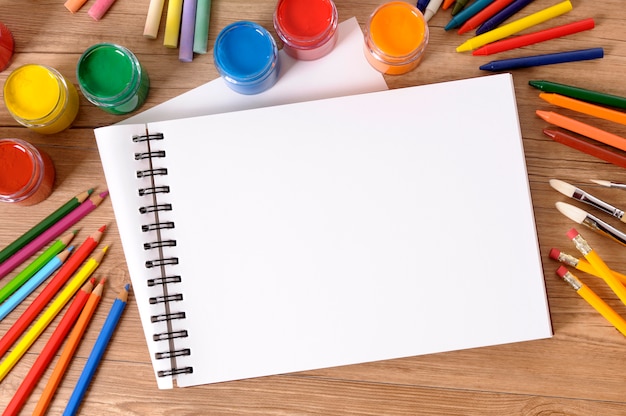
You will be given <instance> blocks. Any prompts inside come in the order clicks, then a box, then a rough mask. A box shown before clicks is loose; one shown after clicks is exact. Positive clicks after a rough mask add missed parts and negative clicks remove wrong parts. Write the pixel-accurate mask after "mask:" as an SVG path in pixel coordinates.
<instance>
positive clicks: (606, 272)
mask: <svg viewBox="0 0 626 416" xmlns="http://www.w3.org/2000/svg"><path fill="white" fill-rule="evenodd" d="M567 236H568V237H569V238H571V239H572V241H573V242H574V244H575V245H576V248H577V249H578V251H580V253H581V254H582V255H583V256H585V259H587V261H588V262H589V264H590V265H591V266H592V267H593V268H594V269H595V270H596V271H597V272H598V275H599V276H600V277H601V278H602V280H604V282H605V283H606V284H607V285H609V287H610V288H611V290H612V291H613V293H615V294H616V295H617V297H618V298H619V299H620V300H621V301H622V303H623V304H624V305H626V287H624V285H623V284H622V282H620V281H619V280H618V279H617V277H615V275H614V274H613V271H611V269H609V266H607V265H606V263H605V262H604V260H602V259H601V258H600V256H599V255H598V253H596V252H595V250H593V249H592V248H591V246H590V245H589V244H588V243H587V241H586V240H585V239H584V238H583V237H582V236H581V235H580V234H579V233H578V231H576V229H574V228H572V229H571V230H569V231H568V233H567Z"/></svg>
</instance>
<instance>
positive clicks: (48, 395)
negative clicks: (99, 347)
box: [33, 278, 106, 416]
mask: <svg viewBox="0 0 626 416" xmlns="http://www.w3.org/2000/svg"><path fill="white" fill-rule="evenodd" d="M105 281H106V279H104V278H103V279H101V280H100V283H98V285H97V286H96V288H95V289H94V290H93V292H91V295H90V296H89V299H88V300H87V303H86V304H85V307H84V308H83V311H82V312H81V313H80V316H79V317H78V320H77V321H76V324H75V325H74V328H73V329H72V332H70V335H69V336H68V338H67V342H66V343H65V347H63V351H62V352H61V357H59V361H57V363H56V365H55V366H54V370H52V374H51V375H50V378H49V379H48V382H47V383H46V387H44V390H43V393H41V397H40V398H39V401H38V402H37V406H36V407H35V410H34V411H33V416H35V415H44V414H45V413H46V410H47V409H48V406H49V405H50V402H51V401H52V397H54V393H55V392H56V389H57V387H58V386H59V383H61V380H62V379H63V375H64V374H65V370H67V367H68V366H69V364H70V361H71V360H72V357H73V355H74V352H75V351H76V348H78V344H79V343H80V340H81V338H82V337H83V334H84V333H85V330H86V329H87V325H88V324H89V322H90V321H91V317H92V316H93V314H94V312H95V311H96V307H97V306H98V303H99V302H100V299H101V298H102V291H103V290H104V283H105ZM59 325H60V324H59Z"/></svg>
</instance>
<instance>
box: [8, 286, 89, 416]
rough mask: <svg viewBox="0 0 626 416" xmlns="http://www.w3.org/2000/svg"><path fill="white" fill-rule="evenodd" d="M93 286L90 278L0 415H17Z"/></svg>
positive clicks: (68, 330) (76, 317)
mask: <svg viewBox="0 0 626 416" xmlns="http://www.w3.org/2000/svg"><path fill="white" fill-rule="evenodd" d="M94 284H95V279H93V278H92V279H90V280H89V281H88V282H87V283H85V284H84V285H83V287H82V288H81V289H80V292H79V295H78V296H76V297H75V298H74V301H73V302H72V304H71V305H70V307H69V308H68V309H67V312H65V314H64V315H63V318H62V319H61V321H60V322H59V325H58V326H57V327H56V329H55V330H54V332H53V333H52V335H50V339H48V342H47V343H46V346H45V347H44V348H43V350H42V351H41V353H40V354H39V356H38V357H37V359H36V360H35V363H34V364H33V366H32V367H31V368H30V371H29V372H28V374H26V377H25V378H24V380H22V383H21V384H20V386H19V387H18V389H17V391H16V392H15V394H14V395H13V398H12V399H11V401H10V402H9V404H8V405H7V407H6V408H5V409H4V413H3V414H2V415H3V416H16V415H17V414H19V412H20V410H21V409H22V407H23V406H24V403H26V400H27V399H28V396H30V394H31V393H32V391H33V390H34V389H35V386H36V385H37V383H38V382H39V379H40V378H41V376H42V375H43V373H44V372H45V371H46V368H48V364H50V362H51V361H52V359H53V358H54V356H55V354H56V353H57V351H58V350H59V348H61V344H62V343H63V341H64V340H65V337H66V336H67V334H68V333H69V332H70V329H71V328H72V326H73V325H74V323H75V322H76V320H77V319H78V316H79V315H80V313H81V311H82V310H83V308H84V307H85V305H86V303H87V301H88V299H90V298H91V295H90V294H91V292H92V290H93V286H94Z"/></svg>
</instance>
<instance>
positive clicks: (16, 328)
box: [0, 226, 105, 357]
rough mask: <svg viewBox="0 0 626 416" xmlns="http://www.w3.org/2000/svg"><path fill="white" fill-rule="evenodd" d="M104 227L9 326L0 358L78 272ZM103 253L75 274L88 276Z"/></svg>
mask: <svg viewBox="0 0 626 416" xmlns="http://www.w3.org/2000/svg"><path fill="white" fill-rule="evenodd" d="M104 228H105V227H104V226H102V227H100V229H99V230H98V231H96V232H95V233H93V234H92V235H91V236H89V237H87V239H86V240H85V241H84V242H83V243H82V244H81V245H80V247H78V249H77V250H76V251H75V252H74V253H73V254H72V255H71V256H70V258H69V259H68V260H67V261H66V262H65V263H64V264H63V266H62V267H61V269H59V271H58V272H57V274H56V275H55V276H54V277H53V278H52V280H50V282H49V283H48V284H47V285H46V287H45V288H44V289H43V290H42V291H41V293H40V294H39V295H38V296H37V297H36V298H35V300H33V302H32V303H31V304H30V305H29V306H28V308H26V311H24V313H22V314H21V315H20V317H19V318H18V319H17V321H15V322H14V323H13V325H11V327H10V328H9V330H8V331H7V332H6V333H5V334H4V335H3V336H2V338H0V357H2V356H3V355H4V354H5V353H6V352H7V351H8V350H9V348H11V346H12V345H13V344H14V343H15V341H17V339H18V338H19V337H20V335H22V333H23V332H24V331H26V328H28V326H29V325H30V324H31V322H33V321H34V320H35V318H36V317H37V315H38V314H39V312H41V311H42V310H43V308H44V307H45V306H46V305H47V304H48V302H50V300H52V298H53V297H54V295H56V294H57V292H59V291H60V290H61V287H62V286H63V285H64V284H65V282H67V281H68V279H69V278H70V277H72V275H74V272H76V271H77V270H78V268H79V267H80V265H81V263H82V262H83V261H84V260H85V259H86V258H87V257H88V256H89V255H90V254H91V252H92V251H93V250H94V249H95V248H96V246H97V245H98V242H99V241H100V238H102V233H103V232H104ZM103 256H104V252H100V253H96V254H95V255H94V256H93V257H92V258H91V259H89V260H88V261H87V262H86V263H85V264H84V265H83V266H82V267H80V270H78V272H77V274H87V275H90V274H91V273H93V271H94V270H95V269H96V267H98V265H99V264H100V261H101V260H102V257H103Z"/></svg>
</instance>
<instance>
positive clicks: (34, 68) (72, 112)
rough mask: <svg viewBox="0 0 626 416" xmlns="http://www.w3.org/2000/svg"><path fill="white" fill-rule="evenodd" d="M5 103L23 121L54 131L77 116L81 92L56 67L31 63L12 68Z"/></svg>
mask: <svg viewBox="0 0 626 416" xmlns="http://www.w3.org/2000/svg"><path fill="white" fill-rule="evenodd" d="M4 103H5V105H6V107H7V109H8V110H9V112H10V113H11V115H12V116H13V118H14V119H15V120H16V121H17V122H18V123H20V124H21V125H23V126H26V127H28V128H29V129H32V130H34V131H36V132H38V133H43V134H53V133H58V132H60V131H62V130H65V129H66V128H68V127H69V126H70V125H71V124H72V122H73V121H74V119H75V118H76V114H77V113H78V92H77V91H76V87H74V85H73V84H72V83H70V82H68V81H67V79H65V77H63V75H61V73H59V72H58V71H57V70H56V69H53V68H50V67H47V66H44V65H36V64H27V65H22V66H20V67H19V68H17V69H15V70H14V71H13V72H11V74H10V75H9V77H8V78H7V80H6V82H5V83H4Z"/></svg>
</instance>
